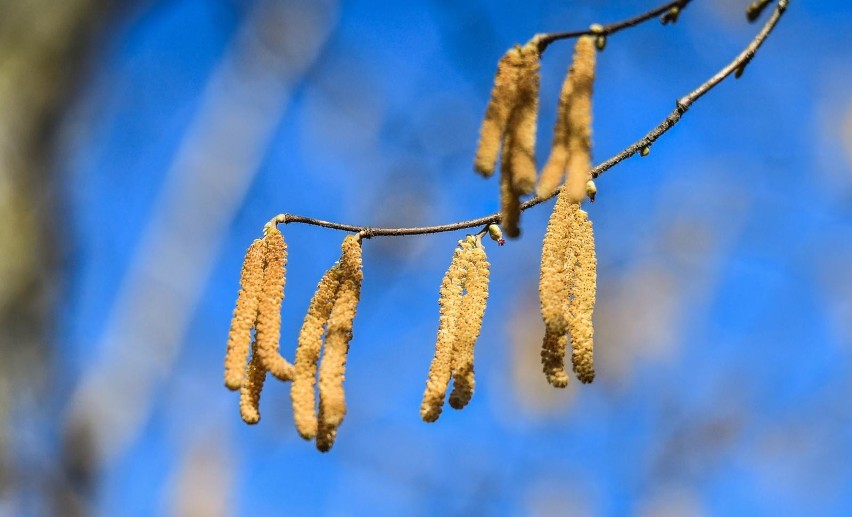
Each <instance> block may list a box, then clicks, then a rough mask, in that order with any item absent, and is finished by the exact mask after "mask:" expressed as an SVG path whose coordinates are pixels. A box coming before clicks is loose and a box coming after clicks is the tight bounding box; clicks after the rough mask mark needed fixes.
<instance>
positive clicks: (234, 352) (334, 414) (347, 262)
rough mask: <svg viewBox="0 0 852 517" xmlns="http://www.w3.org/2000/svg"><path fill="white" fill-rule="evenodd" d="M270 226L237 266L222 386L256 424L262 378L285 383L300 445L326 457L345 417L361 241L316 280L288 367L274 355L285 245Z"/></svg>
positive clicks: (350, 243) (351, 242)
mask: <svg viewBox="0 0 852 517" xmlns="http://www.w3.org/2000/svg"><path fill="white" fill-rule="evenodd" d="M274 222H275V221H273V223H271V224H269V225H267V226H266V228H265V229H264V233H265V235H264V237H263V239H258V240H256V241H254V243H252V245H251V246H249V249H248V251H247V252H246V258H245V261H244V262H243V270H242V275H241V278H240V292H239V294H238V296H237V306H236V308H235V309H234V317H233V319H232V320H231V330H230V333H229V334H228V348H227V352H226V355H225V386H227V387H228V388H229V389H231V390H240V415H241V416H242V419H243V421H245V422H246V423H247V424H256V423H257V422H258V421H259V420H260V411H259V404H260V392H261V390H262V389H263V383H264V381H265V380H266V373H267V372H270V373H272V375H273V376H274V377H276V378H278V379H279V380H282V381H292V385H291V389H290V396H291V399H292V402H293V419H294V420H295V423H296V429H297V430H298V432H299V434H300V435H301V436H302V437H303V438H305V439H307V440H310V439H314V438H315V439H316V446H317V449H319V450H320V451H323V452H325V451H328V450H329V449H331V447H332V446H333V445H334V439H335V437H336V435H337V429H338V427H339V426H340V424H341V422H343V417H344V416H345V414H346V401H345V398H344V392H343V378H344V374H345V370H346V357H347V353H348V352H349V342H350V340H351V339H352V321H353V320H354V318H355V310H356V308H357V306H358V300H359V299H360V294H361V281H362V279H363V273H362V269H361V241H360V238H359V237H358V236H356V235H349V236H347V237H346V238H345V239H344V240H343V245H342V246H341V247H342V250H343V253H342V255H341V257H340V260H339V261H337V263H335V264H334V266H332V267H331V269H329V270H328V271H327V272H326V273H325V275H324V276H323V277H322V280H320V283H319V286H318V287H317V292H316V293H315V294H314V297H313V299H312V300H311V303H310V306H309V308H308V314H307V315H306V316H305V321H304V324H303V325H302V329H301V332H300V334H299V344H298V348H297V349H296V360H295V364H291V363H289V362H288V361H287V360H286V359H284V357H282V356H281V354H280V353H279V338H280V333H281V304H282V302H283V300H284V284H285V272H286V271H285V267H286V264H287V245H286V244H285V242H284V236H283V235H281V232H279V231H278V229H277V228H276V227H275V224H274ZM252 329H254V340H253V341H252V332H251V331H252ZM323 341H324V342H323ZM323 345H324V346H323ZM250 350H251V359H249V351H250ZM320 352H322V362H321V363H320ZM318 364H319V382H318V384H319V390H318V396H319V404H317V401H316V398H317V393H316V391H317V390H315V385H316V384H317V369H318V367H317V365H318ZM317 406H318V410H317Z"/></svg>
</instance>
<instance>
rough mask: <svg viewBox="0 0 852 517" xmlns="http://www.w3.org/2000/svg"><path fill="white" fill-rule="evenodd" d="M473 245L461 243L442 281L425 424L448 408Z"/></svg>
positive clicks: (422, 408)
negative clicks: (467, 263) (467, 261)
mask: <svg viewBox="0 0 852 517" xmlns="http://www.w3.org/2000/svg"><path fill="white" fill-rule="evenodd" d="M470 246H471V244H470V242H469V241H467V240H465V241H462V242H460V243H459V247H458V248H456V250H455V252H454V253H453V260H452V261H451V262H450V267H449V269H447V272H446V273H445V274H444V279H443V280H442V281H441V290H440V297H439V298H438V304H439V306H440V319H439V323H438V337H437V340H436V343H435V356H434V357H433V358H432V363H431V364H430V365H429V376H428V377H427V380H426V391H425V392H424V393H423V402H422V403H421V404H420V418H422V419H423V421H425V422H434V421H436V420H438V417H439V416H441V410H442V408H443V406H444V397H446V394H447V387H448V386H449V384H450V378H451V376H452V371H453V352H454V351H453V347H454V343H455V336H456V328H457V326H458V324H459V312H460V309H461V302H462V296H463V291H464V277H465V274H466V270H465V269H464V262H465V253H466V251H467V250H468V249H469V248H470Z"/></svg>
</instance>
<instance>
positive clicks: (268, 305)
mask: <svg viewBox="0 0 852 517" xmlns="http://www.w3.org/2000/svg"><path fill="white" fill-rule="evenodd" d="M263 240H264V242H265V243H266V254H265V255H264V259H265V266H264V269H263V286H262V290H261V292H260V298H259V300H258V306H257V330H256V339H257V352H258V355H260V361H261V364H263V366H264V368H266V369H267V370H269V373H271V374H272V375H274V376H275V377H277V378H278V379H281V380H283V381H289V380H291V379H292V378H293V365H291V364H290V363H289V362H288V361H287V360H286V359H284V358H283V357H281V355H280V354H279V353H278V348H279V343H278V342H279V339H280V336H281V303H282V302H283V300H284V284H285V282H286V276H285V273H286V270H285V267H286V265H287V244H286V243H285V242H284V236H283V235H281V232H280V231H278V229H277V228H275V227H272V228H270V229H269V230H268V231H267V233H266V235H265V236H264V237H263Z"/></svg>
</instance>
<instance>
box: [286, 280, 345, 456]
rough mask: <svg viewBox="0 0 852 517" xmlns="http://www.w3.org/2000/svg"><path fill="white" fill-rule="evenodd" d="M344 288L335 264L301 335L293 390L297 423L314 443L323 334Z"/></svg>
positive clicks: (320, 287) (322, 282) (319, 287)
mask: <svg viewBox="0 0 852 517" xmlns="http://www.w3.org/2000/svg"><path fill="white" fill-rule="evenodd" d="M339 284H340V266H339V264H335V265H334V266H332V267H331V268H330V269H329V270H328V271H326V272H325V274H324V275H323V277H322V279H321V280H320V281H319V284H318V285H317V290H316V292H315V293H314V296H313V298H311V303H310V305H309V306H308V313H307V315H306V316H305V321H304V323H302V329H301V331H300V332H299V340H298V346H297V348H296V360H295V365H294V366H295V368H294V369H295V373H294V375H293V384H292V385H291V386H290V399H291V400H292V403H293V420H294V421H295V423H296V430H297V431H298V432H299V435H300V436H301V437H302V438H304V439H306V440H310V439H312V438H314V437H315V436H316V434H317V413H316V394H315V389H314V384H315V383H316V375H317V363H318V361H319V357H320V351H321V350H322V335H323V330H324V327H325V325H326V323H328V318H329V316H330V315H331V308H332V306H333V305H334V298H335V296H336V295H337V288H338V285H339Z"/></svg>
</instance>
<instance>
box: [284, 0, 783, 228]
mask: <svg viewBox="0 0 852 517" xmlns="http://www.w3.org/2000/svg"><path fill="white" fill-rule="evenodd" d="M689 1H690V0H676V1H674V2H670V3H668V4H665V5H663V6H660V7H658V8H656V9H654V10H652V11H648V12H647V13H645V14H642V15H640V16H637V17H635V18H631V19H629V20H625V21H622V22H618V23H614V24H612V25H608V26H605V27H603V28H602V29H601V28H600V27H599V28H597V30H591V29H590V30H586V31H577V32H562V33H554V34H546V35H543V36H541V37H539V45H540V46H541V45H542V44H543V45H544V46H545V47H546V46H547V45H549V44H550V43H552V42H553V41H557V40H561V39H568V38H574V37H578V36H583V35H591V34H598V35H600V34H603V35H606V34H612V33H613V32H616V31H619V30H622V29H625V28H627V27H633V26H635V25H638V24H639V23H642V22H643V21H646V20H649V19H651V18H654V17H656V16H658V15H659V14H662V13H664V12H667V11H668V10H669V9H671V8H673V7H679V8H682V7H683V6H685V5H686V4H687V3H689ZM787 4H788V0H778V5H777V6H776V7H775V10H774V11H773V13H772V16H770V17H769V19H768V20H767V21H766V24H764V26H763V28H762V29H761V30H760V32H758V33H757V35H756V36H755V37H754V39H753V40H752V41H751V42H750V43H749V44H748V46H746V48H745V49H744V50H743V51H742V52H741V53H740V54H739V55H738V56H737V57H736V58H735V59H734V60H733V61H731V62H730V63H729V64H728V65H727V66H725V67H724V68H722V69H721V70H719V71H718V72H717V73H716V74H715V75H713V76H712V77H710V79H708V80H707V81H706V82H704V83H703V84H701V85H700V86H698V87H697V88H696V89H694V90H692V91H691V92H689V93H687V94H686V95H684V96H683V97H681V98H680V99H678V100H677V106H676V107H675V109H674V111H672V112H671V113H670V114H669V116H667V117H666V118H665V119H664V120H663V121H662V122H660V124H659V125H658V126H657V127H655V128H654V129H652V130H651V131H649V132H648V134H646V135H645V136H644V137H642V138H640V139H639V140H637V141H636V142H635V143H633V144H632V145H630V146H628V147H626V148H625V149H624V150H623V151H621V152H620V153H618V154H616V155H615V156H612V157H611V158H609V159H608V160H606V161H604V162H603V163H601V164H599V165H597V166H596V167H594V168H592V177H594V178H597V177H598V176H600V175H601V174H603V173H604V172H605V171H607V170H609V169H611V168H612V167H613V166H615V165H617V164H619V163H621V162H622V161H624V160H626V159H627V158H629V157H631V156H633V155H634V154H636V153H641V152H642V151H643V150H644V149H647V148H649V147H650V146H651V144H653V143H654V142H655V141H656V140H657V139H658V138H660V137H661V136H662V135H663V134H665V133H666V132H667V131H668V130H669V129H671V128H672V127H674V126H675V124H677V123H678V122H679V121H680V119H681V117H683V114H684V113H686V111H687V110H688V109H689V107H690V106H692V104H693V103H695V101H697V100H698V99H700V98H701V97H702V96H704V94H706V93H707V92H709V91H710V90H712V89H713V88H715V87H716V86H717V85H718V84H719V83H721V82H722V81H723V80H724V79H725V78H726V77H728V76H729V75H731V74H732V73H734V72H735V71H737V70H742V69H743V68H744V67H745V66H746V65H747V64H748V63H749V62H750V61H751V59H752V58H753V57H754V55H755V53H756V52H757V50H758V49H759V48H760V46H761V45H762V44H763V42H764V41H765V40H766V38H767V37H768V36H769V34H770V33H771V32H772V29H774V28H775V25H777V24H778V21H779V20H780V19H781V16H782V15H783V14H784V12H785V11H786V9H787ZM542 42H545V43H542ZM561 190H562V189H561V188H559V189H556V190H555V191H554V192H553V193H552V194H551V195H550V196H547V197H543V198H542V197H534V198H532V199H530V200H528V201H526V202H525V203H523V204H521V211H524V210H527V209H528V208H532V207H534V206H536V205H538V204H540V203H543V202H544V201H547V200H548V199H550V198H552V197H554V196H556V195H557V194H558V193H559V192H560V191H561ZM499 222H500V214H499V213H496V214H491V215H488V216H485V217H480V218H478V219H470V220H467V221H459V222H456V223H451V224H442V225H436V226H420V227H415V228H371V227H369V226H355V225H350V224H342V223H335V222H331V221H322V220H320V219H313V218H311V217H305V216H301V215H293V214H279V215H277V216H275V217H274V218H273V219H272V220H271V221H269V223H268V224H270V225H272V224H280V223H284V224H290V223H299V224H307V225H311V226H320V227H322V228H330V229H332V230H343V231H347V232H356V233H360V234H361V236H362V237H364V238H370V237H399V236H403V235H422V234H428V233H441V232H451V231H455V230H464V229H467V228H475V227H479V226H485V225H486V224H491V223H499Z"/></svg>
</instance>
